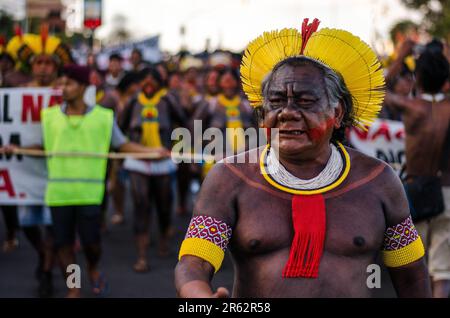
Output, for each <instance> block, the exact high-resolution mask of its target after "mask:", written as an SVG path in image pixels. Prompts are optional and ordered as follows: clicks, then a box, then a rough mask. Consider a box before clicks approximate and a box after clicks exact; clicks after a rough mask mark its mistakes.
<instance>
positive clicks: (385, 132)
mask: <svg viewBox="0 0 450 318" xmlns="http://www.w3.org/2000/svg"><path fill="white" fill-rule="evenodd" d="M378 136H384V137H385V138H386V140H387V141H391V135H390V133H389V126H388V125H387V124H386V123H381V124H380V127H379V128H378V130H377V131H376V132H375V133H374V134H373V136H372V140H375V139H376V138H378Z"/></svg>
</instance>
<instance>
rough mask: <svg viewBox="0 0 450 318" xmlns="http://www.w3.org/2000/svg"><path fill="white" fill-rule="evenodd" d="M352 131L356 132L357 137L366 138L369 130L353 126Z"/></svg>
mask: <svg viewBox="0 0 450 318" xmlns="http://www.w3.org/2000/svg"><path fill="white" fill-rule="evenodd" d="M352 130H353V132H354V133H355V134H356V137H358V138H359V139H361V140H367V137H368V136H369V130H365V131H364V130H362V129H361V128H357V127H354V128H352Z"/></svg>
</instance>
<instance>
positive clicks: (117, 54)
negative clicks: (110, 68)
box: [109, 53, 123, 62]
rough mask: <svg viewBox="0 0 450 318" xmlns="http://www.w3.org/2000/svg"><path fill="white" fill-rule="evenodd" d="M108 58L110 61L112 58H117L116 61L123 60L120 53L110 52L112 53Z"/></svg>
mask: <svg viewBox="0 0 450 318" xmlns="http://www.w3.org/2000/svg"><path fill="white" fill-rule="evenodd" d="M109 60H110V61H112V60H118V61H120V62H122V61H123V57H122V55H120V54H119V53H112V54H111V55H110V56H109Z"/></svg>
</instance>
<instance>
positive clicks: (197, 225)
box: [175, 163, 238, 298]
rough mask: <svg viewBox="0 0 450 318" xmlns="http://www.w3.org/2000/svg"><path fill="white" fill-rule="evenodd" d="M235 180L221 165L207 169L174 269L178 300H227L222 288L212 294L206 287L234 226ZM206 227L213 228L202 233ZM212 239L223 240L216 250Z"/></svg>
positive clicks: (214, 240) (217, 267) (224, 290)
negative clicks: (222, 298)
mask: <svg viewBox="0 0 450 318" xmlns="http://www.w3.org/2000/svg"><path fill="white" fill-rule="evenodd" d="M235 178H236V177H235V176H234V175H231V172H230V171H229V170H228V168H226V167H225V164H222V163H219V164H216V165H215V166H214V167H213V169H211V171H210V172H209V173H208V176H207V177H206V179H205V181H204V182H203V185H202V188H201V190H200V194H199V198H198V200H197V202H196V204H195V208H194V213H193V218H192V220H191V224H190V227H189V228H188V234H187V235H186V239H185V241H184V242H183V244H182V247H181V249H180V260H179V262H178V264H177V266H176V268H175V286H176V290H177V295H178V296H179V297H185V298H196V297H202V298H206V297H227V296H228V291H227V290H226V289H225V288H219V289H217V291H215V292H214V291H213V290H212V288H211V285H210V283H211V280H212V278H213V275H214V273H215V272H216V271H217V270H218V269H219V268H220V265H221V263H222V260H223V256H224V250H225V249H226V245H227V244H228V241H229V239H230V238H231V231H232V228H233V227H234V225H235V222H236V216H235V213H236V212H235V209H234V203H235V198H236V193H237V188H238V187H237V186H236V179H235ZM203 220H204V221H203ZM210 225H213V226H214V228H212V227H210V228H208V229H206V227H207V226H210ZM200 232H202V234H200ZM214 235H221V237H222V238H223V240H222V241H221V242H222V244H221V245H220V246H217V245H214V244H213V243H212V242H217V241H218V240H217V239H214ZM208 236H211V237H208Z"/></svg>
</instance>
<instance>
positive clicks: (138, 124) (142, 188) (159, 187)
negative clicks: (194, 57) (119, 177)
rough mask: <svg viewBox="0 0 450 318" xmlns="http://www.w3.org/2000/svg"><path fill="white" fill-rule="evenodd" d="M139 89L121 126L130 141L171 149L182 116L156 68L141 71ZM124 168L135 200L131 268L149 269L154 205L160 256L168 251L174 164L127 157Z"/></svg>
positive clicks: (142, 271) (124, 115) (127, 108)
mask: <svg viewBox="0 0 450 318" xmlns="http://www.w3.org/2000/svg"><path fill="white" fill-rule="evenodd" d="M141 73H142V76H141V87H142V89H141V91H140V92H139V93H138V95H137V97H136V98H133V99H131V100H130V103H129V105H127V106H126V108H125V110H124V113H123V117H122V123H121V124H122V125H121V127H122V128H123V130H124V131H125V132H126V134H127V135H128V136H129V138H130V140H131V141H134V142H136V143H140V144H141V145H144V146H146V147H149V148H160V147H162V146H163V147H165V148H167V149H170V148H171V143H172V140H171V131H172V127H173V126H172V125H173V124H174V123H175V122H177V123H180V124H181V125H183V123H184V115H183V114H182V113H179V112H178V110H179V109H178V108H177V107H176V105H173V104H172V101H171V98H170V97H169V96H168V95H167V89H165V88H164V87H163V86H162V85H163V79H162V77H161V74H160V73H159V72H158V71H157V70H156V69H155V68H145V69H144V70H142V71H141ZM124 168H125V169H126V170H128V171H130V182H131V193H132V197H133V202H134V233H135V238H136V247H137V254H138V257H137V261H136V263H135V264H134V266H133V269H134V270H135V271H136V272H138V273H144V272H147V271H148V270H149V265H148V260H147V252H148V246H149V234H150V221H151V211H152V208H153V204H155V206H156V211H157V213H158V221H159V230H160V239H159V248H158V252H159V255H160V256H167V255H168V253H169V238H170V236H171V233H170V231H171V214H172V188H171V180H172V179H171V176H172V174H173V173H174V172H175V171H176V169H177V167H176V166H175V164H174V163H173V161H172V160H171V159H170V158H165V159H163V160H158V161H154V162H152V163H150V164H149V163H146V162H143V161H140V160H129V159H126V160H125V162H124Z"/></svg>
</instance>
